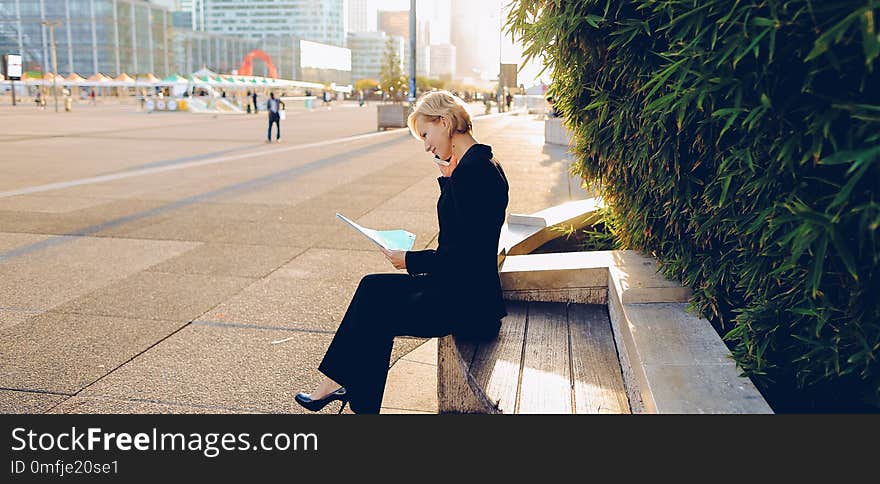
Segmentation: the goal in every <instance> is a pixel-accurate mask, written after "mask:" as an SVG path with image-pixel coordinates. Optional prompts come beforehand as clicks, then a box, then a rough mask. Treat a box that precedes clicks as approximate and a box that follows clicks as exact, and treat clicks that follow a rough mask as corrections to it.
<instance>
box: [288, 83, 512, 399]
mask: <svg viewBox="0 0 880 484" xmlns="http://www.w3.org/2000/svg"><path fill="white" fill-rule="evenodd" d="M407 124H408V126H409V129H410V133H411V134H412V135H413V136H414V137H416V138H418V139H419V140H420V141H422V142H423V143H424V148H425V151H429V152H431V153H433V154H434V156H435V157H436V158H439V159H440V160H441V161H440V162H438V165H439V169H440V173H441V175H442V176H441V177H440V178H438V182H439V184H440V198H439V200H438V202H437V215H438V220H439V221H440V235H439V237H438V239H437V240H438V241H439V242H438V246H437V249H436V250H434V249H426V250H415V251H400V250H394V251H390V250H384V249H383V253H384V254H385V257H386V258H387V259H388V261H389V262H390V263H391V264H392V265H393V266H394V268H395V269H405V270H406V271H407V272H408V273H407V274H369V275H367V276H364V278H362V279H361V281H360V284H359V285H358V288H357V290H356V291H355V293H354V296H353V298H352V300H351V303H350V304H349V306H348V309H347V311H346V313H345V316H344V317H343V318H342V322H341V323H340V325H339V329H338V330H337V331H336V334H335V336H334V337H333V340H332V341H331V342H330V346H329V348H328V349H327V352H326V353H325V354H324V358H323V360H322V361H321V363H320V365H319V366H318V371H320V372H321V373H322V374H323V378H322V380H321V382H320V383H319V384H318V385H317V387H316V388H315V390H314V391H313V392H312V393H299V394H297V395H296V396H295V397H294V400H295V401H296V402H297V403H298V404H300V405H301V406H303V407H304V408H306V409H307V410H310V411H313V412H314V411H318V410H321V409H322V408H324V407H325V406H326V405H327V404H328V403H331V402H334V401H339V402H341V406H340V410H339V411H340V412H342V408H344V406H345V404H346V403H351V409H352V410H353V411H354V412H355V413H379V408H380V406H381V404H382V396H383V393H384V391H385V382H386V380H387V377H388V363H389V358H390V356H391V348H392V345H393V342H394V338H395V337H396V336H403V335H410V336H418V337H423V338H432V337H439V336H445V335H448V334H455V335H458V336H463V337H466V338H469V339H474V340H476V339H491V338H494V337H496V336H497V334H498V331H499V329H500V328H501V318H503V317H504V316H506V315H507V311H506V309H505V306H504V299H503V297H502V291H501V280H500V278H499V276H498V257H497V252H496V251H497V249H498V239H499V237H500V234H501V226H502V225H503V224H504V214H505V211H506V209H507V203H508V183H507V179H506V177H505V175H504V170H502V168H501V165H500V164H499V163H498V161H496V160H495V158H494V157H493V156H492V148H491V147H490V146H488V145H485V144H480V143H479V142H477V140H475V139H474V137H473V125H472V123H471V116H470V114H469V113H468V111H467V104H465V102H464V101H462V100H461V99H459V98H458V97H456V96H453V95H452V94H451V93H449V92H447V91H433V92H428V93H426V94H425V95H423V96H422V98H421V99H420V100H419V102H418V103H417V104H416V106H415V108H414V110H413V112H412V114H410V115H409V118H408V120H407Z"/></svg>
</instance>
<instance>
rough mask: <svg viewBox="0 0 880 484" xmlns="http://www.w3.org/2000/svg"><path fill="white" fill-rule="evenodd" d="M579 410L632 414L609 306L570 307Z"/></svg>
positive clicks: (569, 321)
mask: <svg viewBox="0 0 880 484" xmlns="http://www.w3.org/2000/svg"><path fill="white" fill-rule="evenodd" d="M568 323H569V331H570V333H571V355H572V356H571V357H572V364H571V366H572V372H573V375H574V378H573V380H574V391H575V410H576V413H631V411H630V407H629V400H628V399H627V396H626V390H625V389H624V386H623V377H622V376H621V371H620V362H619V361H618V357H617V347H616V346H615V344H614V335H613V334H612V332H611V322H610V320H609V317H608V309H607V307H606V306H600V305H591V304H590V305H588V304H572V305H571V306H569V308H568Z"/></svg>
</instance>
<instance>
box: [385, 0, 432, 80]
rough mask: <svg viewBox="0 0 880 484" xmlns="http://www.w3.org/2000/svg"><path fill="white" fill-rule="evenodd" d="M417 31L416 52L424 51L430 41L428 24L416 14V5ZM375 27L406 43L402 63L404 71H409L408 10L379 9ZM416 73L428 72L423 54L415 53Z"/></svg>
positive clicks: (422, 74) (426, 60)
mask: <svg viewBox="0 0 880 484" xmlns="http://www.w3.org/2000/svg"><path fill="white" fill-rule="evenodd" d="M416 16H417V17H419V19H418V20H417V23H416V25H417V29H418V30H417V31H416V52H417V53H424V52H425V50H426V48H427V47H428V45H429V44H430V43H431V29H430V24H429V23H428V22H427V21H426V20H423V19H421V16H419V15H418V6H416ZM377 27H378V28H379V31H380V32H385V33H386V34H387V35H390V36H393V37H401V38H403V39H404V43H405V44H406V48H405V53H404V56H403V57H404V58H403V65H404V71H406V72H409V56H410V52H409V10H401V11H396V12H383V11H380V12H379V13H378V16H377ZM416 74H418V75H420V76H425V75H427V74H428V59H426V58H425V56H424V55H418V54H417V55H416Z"/></svg>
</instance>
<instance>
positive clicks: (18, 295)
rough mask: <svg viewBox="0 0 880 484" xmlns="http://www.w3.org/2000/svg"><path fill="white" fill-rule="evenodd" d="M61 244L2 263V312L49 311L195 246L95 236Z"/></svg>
mask: <svg viewBox="0 0 880 484" xmlns="http://www.w3.org/2000/svg"><path fill="white" fill-rule="evenodd" d="M57 240H60V241H61V242H60V243H57V244H55V245H52V246H50V247H46V248H43V249H41V250H38V251H35V252H32V253H27V254H24V255H21V256H19V257H15V258H13V259H11V260H6V261H4V262H3V263H0V308H13V309H30V310H46V309H50V308H52V307H54V306H56V305H59V304H62V303H64V302H65V301H68V300H70V299H72V298H76V297H79V296H81V295H84V294H86V293H88V292H90V291H93V290H96V289H98V288H101V287H103V286H105V285H107V284H109V283H111V282H113V281H116V280H119V279H122V278H125V277H127V276H129V275H131V274H133V273H135V272H137V271H140V270H143V269H145V268H147V267H150V266H152V265H155V264H157V263H159V262H161V261H164V260H166V259H169V258H171V257H174V256H177V255H179V254H181V253H183V252H185V251H187V250H189V249H191V248H193V247H194V245H193V244H191V243H181V242H165V241H160V242H153V241H143V240H127V239H103V238H96V237H77V238H69V239H57Z"/></svg>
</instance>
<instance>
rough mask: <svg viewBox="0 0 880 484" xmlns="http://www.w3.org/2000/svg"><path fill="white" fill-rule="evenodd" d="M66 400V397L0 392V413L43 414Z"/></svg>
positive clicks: (13, 391) (9, 391) (10, 391)
mask: <svg viewBox="0 0 880 484" xmlns="http://www.w3.org/2000/svg"><path fill="white" fill-rule="evenodd" d="M66 398H68V396H67V395H53V394H51V393H35V392H20V391H15V390H0V413H43V412H45V411H46V410H48V409H50V408H52V407H54V406H55V405H58V403H60V402H62V401H64V399H66Z"/></svg>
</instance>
